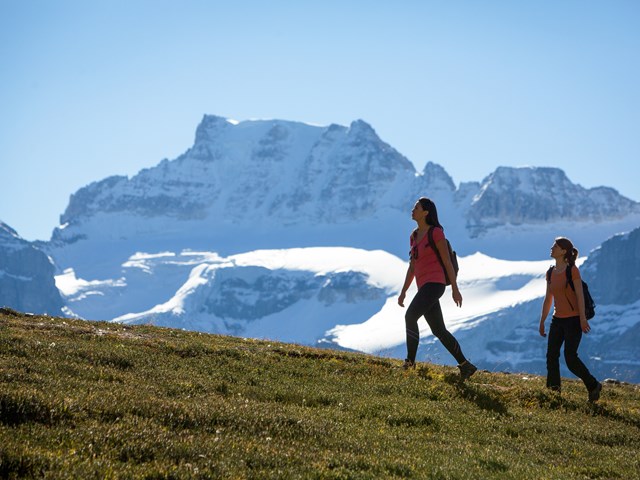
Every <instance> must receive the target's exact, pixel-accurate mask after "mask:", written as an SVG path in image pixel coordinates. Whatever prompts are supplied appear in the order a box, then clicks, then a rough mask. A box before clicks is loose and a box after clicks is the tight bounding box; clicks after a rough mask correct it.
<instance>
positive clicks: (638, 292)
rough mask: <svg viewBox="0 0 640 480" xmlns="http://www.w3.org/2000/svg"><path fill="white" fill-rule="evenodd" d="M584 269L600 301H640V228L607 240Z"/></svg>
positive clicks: (592, 293) (590, 289)
mask: <svg viewBox="0 0 640 480" xmlns="http://www.w3.org/2000/svg"><path fill="white" fill-rule="evenodd" d="M582 270H583V276H584V277H585V280H587V282H588V283H589V291H590V292H591V295H592V296H593V298H594V299H595V302H596V304H604V305H629V304H631V303H635V302H636V301H638V300H640V228H636V229H635V230H633V231H631V232H629V233H627V234H624V235H616V236H615V237H612V238H610V239H609V240H607V241H606V242H604V243H603V244H602V245H601V246H600V248H598V249H596V250H594V251H593V252H591V254H590V255H589V258H588V259H587V261H586V262H585V263H584V265H583V268H582Z"/></svg>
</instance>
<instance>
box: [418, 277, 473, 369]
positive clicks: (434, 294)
mask: <svg viewBox="0 0 640 480" xmlns="http://www.w3.org/2000/svg"><path fill="white" fill-rule="evenodd" d="M427 286H429V293H430V298H432V299H433V301H432V302H430V308H429V310H427V312H426V313H425V315H424V318H425V319H426V320H427V323H428V324H429V328H430V329H431V332H432V333H433V334H434V335H435V336H436V337H437V338H438V340H440V341H441V342H442V345H444V347H445V348H446V349H447V350H448V351H449V353H450V354H451V355H453V357H454V358H455V359H456V361H457V362H458V363H460V364H462V363H464V362H466V361H467V359H466V358H465V356H464V355H463V354H462V349H461V348H460V344H459V343H458V341H457V340H456V339H455V337H454V336H453V335H452V334H451V332H449V330H447V327H446V326H445V324H444V318H443V317H442V309H441V308H440V297H441V296H442V294H443V293H444V290H445V286H444V285H442V284H441V283H428V284H427V285H425V287H427Z"/></svg>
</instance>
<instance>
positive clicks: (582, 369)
mask: <svg viewBox="0 0 640 480" xmlns="http://www.w3.org/2000/svg"><path fill="white" fill-rule="evenodd" d="M567 320H568V321H567V323H566V326H565V340H564V359H565V360H566V362H567V367H568V368H569V370H571V373H573V374H574V375H575V376H576V377H578V378H580V379H581V380H582V381H583V382H584V385H585V386H586V387H587V390H589V391H591V390H593V389H594V388H596V386H597V385H598V381H597V380H596V379H595V377H594V376H593V375H591V372H589V369H588V368H587V366H586V365H585V364H584V363H583V362H582V360H580V358H579V357H578V347H579V346H580V340H582V329H581V328H580V318H579V317H573V318H569V319H567Z"/></svg>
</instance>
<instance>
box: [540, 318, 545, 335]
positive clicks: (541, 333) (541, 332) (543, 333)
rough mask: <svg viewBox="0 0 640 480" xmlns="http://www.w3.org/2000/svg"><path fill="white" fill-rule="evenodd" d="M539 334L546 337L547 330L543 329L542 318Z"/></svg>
mask: <svg viewBox="0 0 640 480" xmlns="http://www.w3.org/2000/svg"><path fill="white" fill-rule="evenodd" d="M540 336H541V337H546V336H547V332H545V331H544V320H540Z"/></svg>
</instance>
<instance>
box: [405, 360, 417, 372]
mask: <svg viewBox="0 0 640 480" xmlns="http://www.w3.org/2000/svg"><path fill="white" fill-rule="evenodd" d="M402 368H404V369H405V370H409V369H411V368H416V362H412V361H411V360H409V359H408V358H405V359H404V363H403V364H402Z"/></svg>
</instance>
